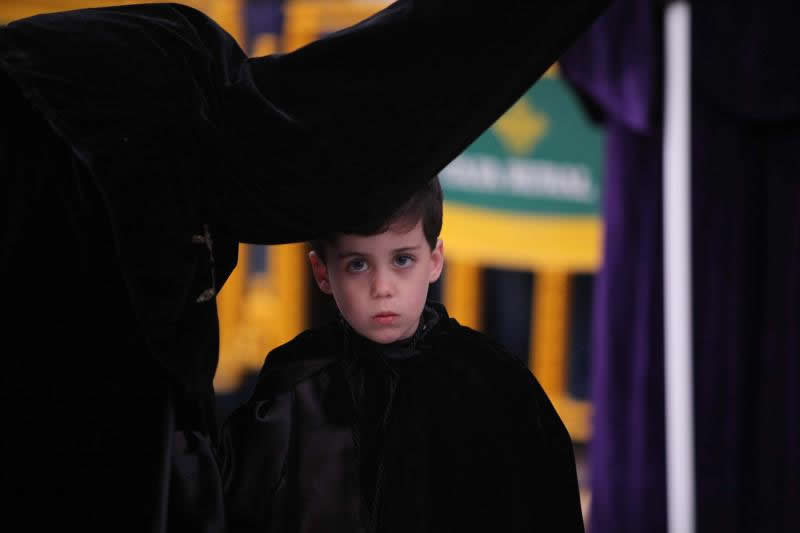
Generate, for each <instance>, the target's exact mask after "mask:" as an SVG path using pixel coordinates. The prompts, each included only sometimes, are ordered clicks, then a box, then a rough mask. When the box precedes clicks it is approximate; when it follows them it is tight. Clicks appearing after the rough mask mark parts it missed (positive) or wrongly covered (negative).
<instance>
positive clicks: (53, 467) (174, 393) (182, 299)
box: [0, 0, 606, 532]
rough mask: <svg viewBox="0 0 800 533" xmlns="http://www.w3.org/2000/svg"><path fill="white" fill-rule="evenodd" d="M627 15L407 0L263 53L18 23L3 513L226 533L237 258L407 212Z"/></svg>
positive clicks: (5, 177) (6, 145)
mask: <svg viewBox="0 0 800 533" xmlns="http://www.w3.org/2000/svg"><path fill="white" fill-rule="evenodd" d="M605 4H606V2H605V1H593V0H561V1H558V2H545V1H531V2H522V1H512V0H495V1H492V2H484V1H474V0H459V1H437V0H424V1H413V0H401V1H399V2H397V3H395V4H392V5H391V6H389V7H388V8H387V9H385V10H384V11H382V12H381V13H379V14H377V15H375V16H373V17H371V18H370V19H368V20H366V21H364V22H363V23H361V24H359V25H357V26H355V27H353V28H349V29H346V30H343V31H341V32H337V33H334V34H332V35H329V36H327V37H325V38H324V39H322V40H320V41H317V42H315V43H312V44H310V45H308V46H306V47H304V48H302V49H300V50H298V51H296V52H293V53H290V54H285V55H276V56H268V57H263V58H252V59H248V58H247V57H246V56H245V55H244V53H243V52H242V51H241V50H240V49H239V47H238V46H237V45H236V43H235V42H234V40H233V39H232V38H231V37H230V36H229V35H228V34H226V33H225V32H224V31H223V30H221V29H220V28H219V27H218V26H217V25H216V24H215V23H214V22H213V21H211V20H209V19H208V18H207V17H206V16H204V15H203V14H201V13H200V12H198V11H196V10H193V9H190V8H188V7H185V6H181V5H178V4H149V5H139V6H126V7H113V8H103V9H87V10H78V11H71V12H66V13H56V14H50V15H41V16H36V17H32V18H28V19H24V20H20V21H16V22H13V23H11V24H9V25H7V26H5V27H2V28H0V117H1V120H0V175H1V176H2V184H3V185H2V188H0V191H2V193H0V194H2V196H3V200H2V204H3V206H4V213H3V215H2V217H1V218H0V239H2V249H1V250H0V253H2V260H0V274H1V275H2V279H3V282H4V285H5V290H4V293H3V296H4V303H5V308H6V310H7V313H6V319H5V320H4V322H3V324H4V330H3V342H4V345H5V348H4V350H3V368H2V383H1V384H0V394H2V398H0V406H2V413H0V415H1V416H0V420H2V421H3V423H4V433H3V438H2V439H1V440H0V451H2V452H3V455H2V457H3V458H4V459H5V463H6V464H5V465H4V468H2V473H0V476H2V478H0V486H2V494H1V495H0V501H2V504H3V510H4V512H3V519H4V520H7V521H8V522H9V523H11V524H13V523H21V524H23V525H25V526H26V527H27V528H28V529H30V530H36V529H37V528H40V526H44V525H48V524H50V525H52V524H53V523H55V524H58V525H68V526H72V525H76V526H78V527H79V528H80V529H82V530H96V529H98V530H99V529H102V530H104V531H105V530H117V531H119V530H131V531H138V532H141V531H163V530H165V529H171V530H176V531H177V530H191V531H213V530H220V529H221V528H223V527H224V526H223V523H224V513H223V509H222V502H221V491H220V486H219V476H218V472H217V468H216V465H215V464H214V461H213V457H212V453H211V449H212V447H213V441H214V438H215V428H214V424H213V389H212V378H213V375H214V371H215V367H216V362H217V344H218V333H217V327H218V325H217V318H216V306H215V301H214V295H215V294H216V292H217V291H218V290H219V289H220V287H221V286H222V284H223V282H224V281H225V279H226V277H227V275H228V274H229V273H230V272H231V270H232V269H233V267H234V265H235V262H236V250H237V242H251V243H264V244H267V243H280V242H290V241H297V240H304V239H307V238H309V237H312V236H314V235H316V234H318V233H320V232H321V231H323V230H325V231H328V230H338V231H347V229H348V228H351V227H354V226H357V225H360V223H361V222H362V221H363V220H365V219H380V218H381V217H383V216H386V215H387V213H389V212H391V210H392V209H393V208H394V207H395V206H397V205H399V204H400V203H402V201H403V200H404V199H405V198H406V197H407V196H408V195H409V194H410V193H411V192H412V191H413V190H414V189H415V188H416V187H417V186H418V185H419V184H421V183H423V182H424V181H426V180H428V179H429V178H430V177H432V176H433V175H435V174H436V173H437V172H438V171H439V170H441V168H442V167H443V166H444V165H446V164H447V163H448V162H449V161H450V160H451V159H452V158H453V157H454V156H455V155H457V154H458V153H459V152H460V151H461V150H463V149H464V148H465V147H466V146H467V145H468V144H469V143H470V142H471V141H472V140H473V139H475V138H476V137H477V136H478V135H479V134H480V133H481V132H482V131H483V130H485V129H486V128H487V127H488V126H489V125H491V123H492V122H493V121H494V120H495V119H496V118H497V117H498V116H499V115H500V114H501V113H502V112H503V111H504V110H505V109H506V108H507V107H509V106H510V105H511V104H512V103H513V102H514V101H515V100H516V99H517V98H518V97H519V96H520V95H521V94H522V93H523V92H524V91H525V90H526V89H527V88H528V87H529V86H530V85H531V84H532V83H533V82H534V81H535V80H536V79H537V77H538V76H540V75H541V73H542V72H544V70H545V69H546V68H547V67H548V66H549V65H550V64H551V63H553V61H554V60H556V59H557V58H558V56H559V54H560V53H561V52H562V51H563V50H564V49H565V48H566V47H567V46H568V45H569V44H570V43H571V42H572V41H573V40H574V39H575V38H576V37H577V36H578V35H579V33H580V32H581V31H582V30H584V29H585V28H586V27H587V26H588V25H589V24H590V23H591V21H592V20H593V19H594V18H595V17H596V16H597V14H598V13H599V12H600V11H601V10H602V8H603V7H604V6H605Z"/></svg>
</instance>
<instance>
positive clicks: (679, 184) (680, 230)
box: [663, 1, 695, 533]
mask: <svg viewBox="0 0 800 533" xmlns="http://www.w3.org/2000/svg"><path fill="white" fill-rule="evenodd" d="M690 15H691V12H690V8H689V5H688V4H687V3H686V2H685V1H679V2H675V3H671V4H669V5H668V7H667V8H666V13H665V16H666V20H665V26H664V30H665V32H664V34H665V54H666V62H665V66H666V68H665V82H666V83H665V88H664V89H665V91H664V96H665V108H664V163H663V165H664V306H665V307H664V317H665V324H664V335H665V343H666V344H665V354H664V358H665V365H666V367H665V394H666V398H665V405H666V437H667V442H666V444H667V520H668V528H669V529H668V531H669V532H670V533H694V530H695V508H694V507H695V479H694V420H693V394H692V383H693V381H692V306H691V302H692V300H691V294H692V287H691V250H690V244H691V235H690V228H691V225H690V224H691V212H690V211H691V210H690V206H691V204H690V200H691V191H690V146H691V144H690V142H691V132H690V103H691V98H690V62H691V55H690V50H691V42H690V31H689V28H690Z"/></svg>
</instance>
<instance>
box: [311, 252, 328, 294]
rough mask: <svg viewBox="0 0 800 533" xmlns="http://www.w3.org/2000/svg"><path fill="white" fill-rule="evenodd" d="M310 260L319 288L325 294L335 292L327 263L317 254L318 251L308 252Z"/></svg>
mask: <svg viewBox="0 0 800 533" xmlns="http://www.w3.org/2000/svg"><path fill="white" fill-rule="evenodd" d="M308 260H309V261H310V262H311V272H313V273H314V281H316V282H317V286H318V287H319V290H321V291H322V292H324V293H325V294H333V290H331V282H330V280H329V279H328V267H327V266H325V263H324V262H323V261H322V259H320V257H319V256H318V255H317V252H315V251H313V250H312V251H310V252H308Z"/></svg>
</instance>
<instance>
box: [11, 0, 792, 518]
mask: <svg viewBox="0 0 800 533" xmlns="http://www.w3.org/2000/svg"><path fill="white" fill-rule="evenodd" d="M125 3H134V2H125V1H117V2H105V1H94V0H72V1H70V0H20V1H14V0H0V23H2V22H6V21H10V20H14V19H17V18H22V17H24V16H29V15H33V14H36V13H40V12H47V11H59V10H66V9H74V8H82V7H97V6H101V5H111V4H125ZM182 3H184V4H187V5H190V6H193V7H195V8H197V9H200V10H202V11H204V12H205V13H207V14H208V15H210V16H211V17H212V18H214V19H215V20H216V21H217V22H218V23H219V24H220V25H221V26H223V27H224V28H225V29H226V30H227V31H228V32H230V33H231V34H232V35H233V36H234V37H235V38H236V39H237V41H238V42H239V43H240V45H241V47H242V49H243V50H245V51H246V52H247V53H248V54H250V55H266V54H272V53H282V52H289V51H291V50H294V49H296V48H298V47H300V46H303V45H304V44H306V43H309V42H311V41H312V40H314V39H316V38H318V37H320V36H323V35H325V34H327V33H330V32H334V31H336V30H338V29H340V28H343V27H345V26H348V25H351V24H354V23H356V22H358V21H360V20H362V19H364V18H366V17H368V16H369V15H371V14H372V13H374V12H376V11H378V10H379V9H381V8H383V7H385V6H386V5H388V4H389V2H387V1H384V0H184V1H183V2H182ZM729 4H730V5H729ZM733 4H735V5H733ZM751 4H752V3H746V2H741V1H738V0H737V1H734V2H732V4H731V3H725V4H723V3H720V2H704V3H703V5H702V6H701V5H698V10H697V14H696V16H695V19H694V20H695V21H696V22H694V23H693V24H694V26H693V30H692V31H693V39H694V40H695V41H696V42H697V47H696V49H698V50H700V51H698V52H696V53H694V55H693V61H695V62H696V65H697V66H696V67H693V68H694V69H695V70H694V72H696V73H697V74H698V75H697V76H696V81H694V84H693V89H692V90H693V98H694V97H696V102H697V103H696V104H694V107H695V109H696V110H697V112H696V114H695V115H694V116H693V118H692V124H693V128H694V131H695V132H696V133H693V136H695V140H694V141H693V142H694V144H693V147H692V161H693V166H694V167H695V170H696V174H697V176H698V178H697V179H696V183H698V184H702V185H698V184H696V185H694V186H693V191H692V192H693V194H694V198H693V200H692V201H693V209H694V210H695V211H694V212H695V216H696V218H697V222H696V223H695V226H694V229H693V230H692V235H693V251H694V253H695V259H694V260H693V261H694V263H693V264H694V266H695V269H696V270H695V271H694V272H693V274H692V281H693V283H694V285H695V287H697V288H698V291H699V292H698V294H699V295H698V296H696V297H695V305H694V311H695V313H696V315H698V316H697V317H696V318H695V331H696V338H695V341H694V349H695V352H696V353H695V354H694V356H693V357H694V359H693V361H694V364H695V370H696V373H695V382H694V386H695V390H696V391H701V394H696V396H697V400H696V403H695V406H696V407H695V409H696V415H695V416H696V419H698V420H699V422H698V424H697V425H696V428H697V430H698V431H697V439H696V441H695V456H696V458H697V480H696V486H697V506H698V519H697V525H698V528H697V529H698V530H699V531H708V532H711V531H714V532H716V531H726V532H729V531H742V532H749V531H764V532H767V531H769V532H773V531H774V532H777V531H787V532H788V531H800V516H798V512H800V511H798V509H800V505H797V504H800V429H799V426H800V413H798V409H800V407H799V406H800V363H798V360H800V342H799V341H798V333H797V332H798V331H800V311H799V310H798V308H800V282H798V279H800V276H798V273H799V272H800V260H799V259H798V255H800V252H798V250H800V214H798V213H800V192H798V191H799V189H798V185H797V183H798V168H800V159H798V157H799V156H798V154H800V143H798V142H796V140H797V139H798V138H800V126H799V125H798V124H800V122H798V116H800V103H798V100H799V99H800V96H798V94H800V92H798V90H800V65H798V60H797V59H796V58H794V56H795V55H796V52H797V46H796V41H794V40H793V39H791V34H792V32H793V31H795V32H796V27H797V24H798V22H800V20H799V19H798V14H797V11H796V9H795V8H794V7H793V6H792V4H790V3H788V2H781V1H775V2H767V4H769V8H768V9H759V8H758V7H754V5H751ZM663 8H664V2H660V1H658V2H657V1H646V0H617V1H615V2H612V7H611V8H610V9H609V12H608V13H607V14H606V15H604V17H603V18H602V19H601V20H599V21H598V23H597V24H595V26H594V27H593V28H592V29H591V30H590V32H589V33H587V35H585V36H583V37H582V38H581V40H580V41H579V42H578V43H576V45H575V47H574V48H573V49H571V50H570V51H569V52H568V53H567V54H565V56H564V57H563V58H562V60H560V61H559V62H558V63H556V64H554V65H553V66H552V67H551V69H550V70H549V71H548V72H547V73H546V74H545V76H544V77H543V78H542V79H541V80H540V81H539V82H537V83H536V84H535V85H534V86H533V87H532V88H531V89H530V90H529V91H528V92H527V94H525V95H524V96H523V97H522V98H521V99H520V100H519V101H518V102H517V103H516V104H515V105H514V106H513V107H512V108H511V109H510V110H509V111H508V112H507V113H506V114H505V115H504V116H503V117H502V118H500V119H499V120H498V121H497V122H496V123H495V124H494V125H493V126H492V127H491V128H490V129H489V130H488V131H487V132H486V133H485V134H484V135H482V136H481V137H480V138H479V139H478V140H477V141H476V142H475V143H474V144H473V145H472V146H470V147H469V148H468V149H467V150H466V151H465V152H464V153H462V154H461V155H460V156H459V157H458V158H457V159H455V160H454V161H453V162H452V163H451V164H450V165H449V166H448V167H447V168H445V169H444V170H443V171H442V173H441V174H440V178H441V182H442V186H443V188H444V192H445V213H444V228H443V232H442V238H443V240H444V243H445V257H446V265H445V271H444V275H443V276H442V279H441V280H440V281H439V282H437V283H436V284H435V285H434V286H432V288H431V297H432V298H434V299H437V300H440V301H442V302H443V303H445V305H446V306H447V308H448V310H449V312H450V314H451V315H452V316H454V317H455V318H456V319H458V320H459V321H460V322H461V323H463V324H466V325H469V326H471V327H473V328H475V329H479V330H481V331H484V332H486V333H488V334H489V335H491V336H493V337H495V338H496V339H497V340H498V341H500V342H501V343H503V344H504V345H505V346H506V347H507V348H508V349H509V350H510V351H511V352H512V353H513V354H514V355H515V356H517V357H519V358H520V359H521V360H523V361H525V362H527V364H528V365H529V367H530V368H531V370H532V371H533V372H534V374H535V375H536V376H537V378H538V379H539V381H540V382H541V383H542V385H543V387H544V388H545V390H546V391H547V393H548V395H549V396H550V398H551V399H552V401H553V403H554V405H555V407H556V409H557V411H558V412H559V414H560V416H561V418H562V420H563V421H564V423H565V425H566V426H567V429H568V430H569V433H570V435H571V436H572V439H573V442H574V445H575V450H576V458H577V463H578V471H579V480H580V484H581V493H582V494H581V496H582V503H583V506H584V514H585V517H586V523H587V527H588V529H589V530H591V531H593V533H601V532H608V533H611V532H626V531H631V532H647V533H653V532H656V533H658V532H662V531H666V528H667V526H666V521H667V520H666V503H665V500H666V495H665V488H664V485H665V459H664V455H665V451H664V439H665V435H664V399H663V397H664V380H663V374H664V371H663V365H664V362H663V331H662V327H663V326H662V323H663V312H662V290H663V289H662V267H661V260H662V257H661V242H662V241H661V215H662V211H661V164H662V157H661V143H662V138H661V133H660V130H661V127H662V120H661V117H660V113H661V108H662V104H663V94H662V89H661V86H662V84H663V73H662V70H663V47H662V44H661V43H662V38H663V27H662V23H661V22H660V20H661V18H662V16H663ZM693 16H694V15H693ZM698 28H702V33H698V31H699V29H698ZM769 28H772V30H770V29H769ZM792 28H794V30H792ZM696 37H697V38H696ZM478 38H479V36H478ZM792 43H794V45H792ZM792 50H794V52H792ZM477 75H479V74H478V73H476V76H477ZM420 82H421V83H424V80H420ZM497 83H503V80H497ZM397 157H398V158H402V157H403V154H402V153H398V154H397ZM387 164H391V162H387ZM754 176H757V177H758V179H753V177H754ZM701 180H702V181H701ZM698 214H699V215H700V216H697V215H698ZM306 255H307V247H306V245H305V244H293V245H285V246H274V247H263V246H250V245H241V247H240V254H239V265H238V267H237V268H236V270H235V271H234V273H233V275H232V276H231V278H230V279H229V280H228V282H227V284H226V285H225V288H224V289H223V291H222V292H221V293H220V295H219V298H218V302H219V318H220V362H219V367H218V370H217V374H216V379H215V389H216V391H217V394H218V399H217V401H218V417H219V420H220V422H221V421H222V420H224V418H225V417H226V416H227V415H228V414H229V413H230V412H231V411H232V410H233V409H234V408H236V407H237V406H239V405H240V404H241V403H242V402H243V401H244V400H245V399H246V398H247V397H248V395H249V394H250V391H251V388H252V386H253V384H254V380H255V377H256V373H257V372H258V370H259V369H260V367H261V365H262V364H263V361H264V358H265V356H266V354H267V352H268V351H269V350H271V349H272V348H274V347H276V346H278V345H279V344H282V343H284V342H286V341H288V340H290V339H291V338H293V337H294V336H295V335H296V334H297V333H299V332H300V331H302V330H303V329H306V328H308V327H312V326H316V325H318V324H321V323H323V322H325V321H327V320H330V319H331V318H333V317H334V316H335V308H334V306H333V304H332V302H331V301H329V300H328V299H327V298H326V297H324V296H323V295H322V294H321V293H319V291H318V290H317V289H316V287H315V286H314V284H313V280H312V278H311V273H310V269H309V267H308V262H307V257H306ZM703 392H704V394H703ZM768 454H775V455H776V457H780V458H781V459H780V460H778V459H775V460H772V459H770V460H767V459H766V457H767V455H768ZM593 497H594V500H595V501H594V502H593Z"/></svg>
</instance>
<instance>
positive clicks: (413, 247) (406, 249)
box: [392, 244, 422, 253]
mask: <svg viewBox="0 0 800 533" xmlns="http://www.w3.org/2000/svg"><path fill="white" fill-rule="evenodd" d="M420 246H422V245H421V244H415V245H414V246H403V247H402V248H395V249H394V250H392V253H400V252H413V251H414V250H418V249H419V247H420Z"/></svg>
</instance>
